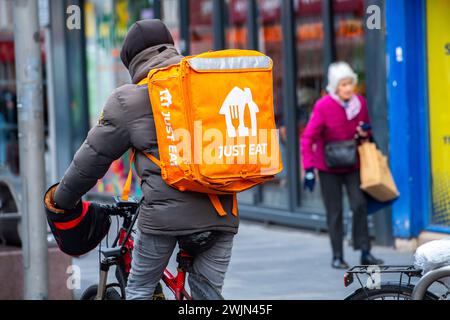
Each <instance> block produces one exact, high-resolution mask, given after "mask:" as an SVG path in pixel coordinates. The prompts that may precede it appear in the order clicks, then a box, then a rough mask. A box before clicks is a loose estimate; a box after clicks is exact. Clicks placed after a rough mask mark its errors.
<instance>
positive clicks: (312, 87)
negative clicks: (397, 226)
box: [295, 0, 325, 212]
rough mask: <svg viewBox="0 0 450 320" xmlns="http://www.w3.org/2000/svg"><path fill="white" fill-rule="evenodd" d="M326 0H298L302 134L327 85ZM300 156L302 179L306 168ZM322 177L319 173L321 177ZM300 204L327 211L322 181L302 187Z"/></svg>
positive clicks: (298, 84) (298, 114)
mask: <svg viewBox="0 0 450 320" xmlns="http://www.w3.org/2000/svg"><path fill="white" fill-rule="evenodd" d="M322 2H323V1H322V0H308V1H306V0H300V1H297V2H296V3H295V4H296V5H295V17H296V34H295V36H296V49H297V66H298V71H297V130H298V139H299V145H300V138H301V135H302V133H303V131H304V130H305V128H306V125H307V124H308V121H309V118H310V116H311V112H312V109H313V107H314V104H315V103H316V101H317V100H318V99H319V98H320V97H321V95H322V94H323V86H324V77H325V75H324V59H323V57H324V56H323V51H324V28H323V21H322ZM299 159H300V163H299V166H300V177H299V181H300V183H302V182H303V178H304V168H303V165H302V161H301V160H302V157H301V154H300V156H299ZM317 180H318V177H317ZM299 192H300V193H301V194H300V204H301V207H302V208H305V209H308V210H309V211H311V210H313V211H315V210H317V211H320V212H324V207H323V203H322V197H321V192H320V183H319V181H316V187H315V189H314V191H313V192H310V191H309V190H304V189H303V188H299Z"/></svg>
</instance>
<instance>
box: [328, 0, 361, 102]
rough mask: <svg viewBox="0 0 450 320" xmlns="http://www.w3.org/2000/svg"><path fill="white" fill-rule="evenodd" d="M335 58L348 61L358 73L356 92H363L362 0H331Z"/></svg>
mask: <svg viewBox="0 0 450 320" xmlns="http://www.w3.org/2000/svg"><path fill="white" fill-rule="evenodd" d="M333 14H334V36H335V43H336V60H339V61H345V62H347V63H349V64H350V65H351V66H352V68H353V70H355V72H356V73H357V74H358V88H357V90H358V92H359V93H360V94H363V95H364V94H365V92H366V88H365V72H364V0H333Z"/></svg>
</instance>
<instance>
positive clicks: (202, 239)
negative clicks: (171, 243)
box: [177, 231, 222, 256]
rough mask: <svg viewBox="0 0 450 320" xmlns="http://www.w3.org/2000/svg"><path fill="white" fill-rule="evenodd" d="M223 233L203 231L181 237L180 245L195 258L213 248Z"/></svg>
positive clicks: (179, 238)
mask: <svg viewBox="0 0 450 320" xmlns="http://www.w3.org/2000/svg"><path fill="white" fill-rule="evenodd" d="M221 233H222V232H221V231H203V232H196V233H193V234H189V235H185V236H179V237H177V239H178V245H179V247H180V249H182V250H184V251H186V252H187V253H188V254H189V255H191V256H195V255H197V254H200V253H202V252H204V251H206V250H208V249H209V248H211V247H212V246H213V245H214V243H216V240H217V238H218V237H219V235H220V234H221Z"/></svg>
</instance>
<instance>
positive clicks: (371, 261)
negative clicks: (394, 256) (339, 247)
mask: <svg viewBox="0 0 450 320" xmlns="http://www.w3.org/2000/svg"><path fill="white" fill-rule="evenodd" d="M361 264H362V265H365V266H373V265H382V264H384V261H383V260H381V259H378V258H375V257H374V256H373V255H372V254H371V253H370V252H369V253H363V254H362V255H361Z"/></svg>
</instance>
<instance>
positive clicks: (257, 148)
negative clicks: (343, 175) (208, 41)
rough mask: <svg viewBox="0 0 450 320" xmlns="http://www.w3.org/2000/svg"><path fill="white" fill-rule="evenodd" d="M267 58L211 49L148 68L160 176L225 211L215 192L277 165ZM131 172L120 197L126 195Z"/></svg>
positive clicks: (267, 174) (252, 181) (254, 179)
mask: <svg viewBox="0 0 450 320" xmlns="http://www.w3.org/2000/svg"><path fill="white" fill-rule="evenodd" d="M272 66H273V63H272V60H271V59H270V58H269V57H268V56H266V55H264V54H262V53H260V52H257V51H252V50H236V49H231V50H221V51H210V52H206V53H202V54H199V55H195V56H187V57H184V58H183V59H182V60H181V61H180V62H179V63H177V64H174V65H171V66H168V67H163V68H158V69H153V70H151V71H150V72H149V73H148V76H147V78H145V79H143V80H142V81H141V82H140V83H138V85H144V84H147V85H148V93H149V97H150V102H151V107H152V109H153V117H154V121H155V127H156V134H157V141H158V153H159V159H157V158H156V157H155V156H154V155H151V154H148V153H146V154H145V155H146V156H147V157H148V158H149V159H150V160H151V161H153V162H154V163H155V164H156V165H158V166H159V167H160V169H161V177H162V179H163V180H164V181H165V182H166V183H167V184H168V185H169V186H171V187H173V188H176V189H178V190H180V191H195V192H202V193H206V194H208V196H209V198H210V200H211V202H212V204H213V206H214V208H215V209H216V211H217V213H218V214H219V215H221V216H223V215H226V212H225V210H224V209H223V207H222V205H221V203H220V201H219V198H218V197H217V195H218V194H233V195H234V197H233V208H232V213H233V214H234V215H237V200H236V193H237V192H241V191H244V190H247V189H249V188H251V187H254V186H256V185H258V184H261V183H264V182H266V181H268V180H270V179H272V178H273V177H274V176H275V175H276V174H277V173H279V172H280V171H281V170H282V162H281V155H280V148H279V136H278V131H277V129H276V126H275V117H274V107H273V78H272ZM133 158H134V152H132V154H131V156H130V172H129V175H128V179H127V182H126V184H125V187H124V192H123V195H122V197H123V198H125V199H127V198H128V193H129V190H130V184H131V176H132V173H131V162H132V161H133Z"/></svg>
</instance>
